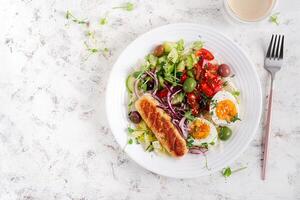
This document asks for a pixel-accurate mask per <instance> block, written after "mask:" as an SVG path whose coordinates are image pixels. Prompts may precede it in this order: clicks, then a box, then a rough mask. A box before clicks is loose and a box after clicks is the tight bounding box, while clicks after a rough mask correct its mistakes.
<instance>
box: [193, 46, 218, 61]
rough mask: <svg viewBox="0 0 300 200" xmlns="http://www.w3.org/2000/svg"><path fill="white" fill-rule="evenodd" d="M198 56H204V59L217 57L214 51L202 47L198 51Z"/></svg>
mask: <svg viewBox="0 0 300 200" xmlns="http://www.w3.org/2000/svg"><path fill="white" fill-rule="evenodd" d="M196 56H198V57H200V56H202V57H203V58H204V59H206V60H213V59H214V58H215V57H214V55H213V54H212V53H210V51H208V50H207V49H204V48H202V49H200V50H198V51H197V52H196Z"/></svg>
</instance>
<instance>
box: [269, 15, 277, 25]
mask: <svg viewBox="0 0 300 200" xmlns="http://www.w3.org/2000/svg"><path fill="white" fill-rule="evenodd" d="M278 16H279V13H274V14H273V15H271V16H270V19H269V21H270V22H271V23H273V24H276V25H277V26H278V25H279V21H278Z"/></svg>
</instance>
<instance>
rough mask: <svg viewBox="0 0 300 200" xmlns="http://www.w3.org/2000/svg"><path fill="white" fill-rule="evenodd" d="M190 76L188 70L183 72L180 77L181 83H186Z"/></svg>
mask: <svg viewBox="0 0 300 200" xmlns="http://www.w3.org/2000/svg"><path fill="white" fill-rule="evenodd" d="M187 78H188V76H187V74H186V72H184V73H183V75H182V76H181V78H180V83H184V81H185V80H186V79H187Z"/></svg>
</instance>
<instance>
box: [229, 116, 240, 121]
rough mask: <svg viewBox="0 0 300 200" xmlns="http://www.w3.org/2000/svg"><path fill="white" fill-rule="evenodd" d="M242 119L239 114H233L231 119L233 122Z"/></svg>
mask: <svg viewBox="0 0 300 200" xmlns="http://www.w3.org/2000/svg"><path fill="white" fill-rule="evenodd" d="M238 120H239V121H241V119H240V118H239V117H238V116H237V115H235V116H233V118H232V119H231V122H236V121H238Z"/></svg>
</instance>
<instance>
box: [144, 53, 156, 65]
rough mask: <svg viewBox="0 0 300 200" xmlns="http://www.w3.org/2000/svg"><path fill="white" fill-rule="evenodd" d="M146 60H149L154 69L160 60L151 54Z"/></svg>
mask: <svg viewBox="0 0 300 200" xmlns="http://www.w3.org/2000/svg"><path fill="white" fill-rule="evenodd" d="M146 59H147V60H148V62H149V63H150V65H151V66H154V67H155V66H156V64H157V60H158V59H157V57H155V56H154V55H152V54H149V55H148V56H147V58H146Z"/></svg>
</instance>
